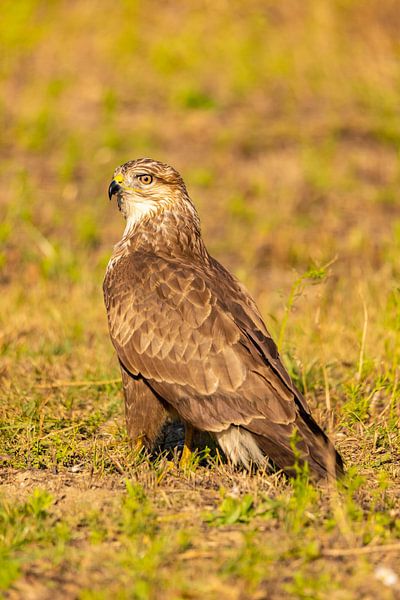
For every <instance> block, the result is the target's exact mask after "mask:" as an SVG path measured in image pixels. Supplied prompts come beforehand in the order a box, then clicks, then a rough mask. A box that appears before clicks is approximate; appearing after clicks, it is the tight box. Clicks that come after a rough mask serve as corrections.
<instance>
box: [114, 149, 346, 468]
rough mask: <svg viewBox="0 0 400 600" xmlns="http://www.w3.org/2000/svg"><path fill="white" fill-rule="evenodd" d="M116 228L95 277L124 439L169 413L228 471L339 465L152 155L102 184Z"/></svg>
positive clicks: (150, 436) (257, 319)
mask: <svg viewBox="0 0 400 600" xmlns="http://www.w3.org/2000/svg"><path fill="white" fill-rule="evenodd" d="M109 195H110V198H111V197H112V196H113V195H116V196H117V201H118V206H119V208H120V210H121V211H122V213H123V214H124V216H125V218H126V221H127V224H126V228H125V232H124V235H123V237H122V239H121V241H120V242H119V243H118V244H117V245H116V246H115V249H114V253H113V256H112V258H111V260H110V263H109V265H108V268H107V273H106V277H105V280H104V298H105V303H106V308H107V313H108V322H109V329H110V335H111V339H112V342H113V344H114V347H115V349H116V351H117V354H118V358H119V361H120V364H121V369H122V373H123V382H124V390H125V399H126V413H127V424H128V432H129V435H130V436H131V437H132V438H133V439H137V438H142V439H143V441H144V443H145V444H146V445H147V446H151V445H152V443H153V442H154V440H155V438H156V437H157V434H158V432H159V429H160V427H161V426H162V424H163V422H164V421H165V417H166V415H167V414H168V412H171V411H172V412H173V413H175V414H177V415H178V416H179V417H180V419H181V420H182V421H183V422H185V423H186V424H188V425H191V426H192V427H194V428H196V429H199V430H201V431H207V432H209V433H211V435H213V437H214V438H215V439H216V440H217V442H218V443H219V444H220V446H221V447H222V449H223V450H224V452H225V453H226V454H227V456H228V457H229V458H230V459H231V460H232V462H233V463H234V464H238V463H241V464H243V465H244V466H246V467H249V466H250V464H252V463H257V464H260V463H262V462H263V461H264V457H265V456H267V457H269V458H271V459H272V460H273V461H274V463H276V465H278V466H279V467H280V468H282V469H284V470H286V471H287V472H290V471H291V468H292V466H293V464H294V462H295V456H294V453H293V449H292V443H293V442H292V440H293V434H294V432H295V431H296V430H297V432H298V433H297V435H298V442H297V448H298V450H299V452H300V455H301V459H302V460H306V461H308V463H309V465H310V468H311V470H312V471H313V472H314V473H315V474H318V475H322V476H324V475H326V473H327V472H329V473H331V474H334V473H335V472H336V473H338V472H341V471H342V468H343V465H342V460H341V457H340V455H339V454H338V453H337V452H336V451H335V449H334V447H333V445H332V444H331V442H330V441H329V440H328V438H327V436H326V435H325V434H324V432H323V431H322V430H321V429H320V427H319V426H318V425H317V423H316V422H315V421H314V419H313V417H312V416H311V414H310V411H309V408H308V406H307V403H306V401H305V399H304V398H303V396H302V395H301V394H300V392H299V391H298V390H297V389H296V388H295V386H294V385H293V383H292V381H291V379H290V377H289V375H288V373H287V371H286V369H285V368H284V366H283V364H282V362H281V360H280V358H279V354H278V351H277V348H276V345H275V343H274V341H273V340H272V338H271V336H270V335H269V333H268V331H267V329H266V327H265V325H264V322H263V320H262V317H261V315H260V313H259V311H258V309H257V307H256V304H255V302H254V301H253V299H252V298H251V297H250V295H249V294H248V292H247V291H246V290H245V288H244V287H243V286H242V285H241V284H240V283H239V281H237V279H235V277H233V276H232V275H231V274H230V273H229V272H228V271H227V270H226V269H225V268H224V267H223V266H222V265H221V264H219V263H218V262H217V261H216V260H215V259H213V258H212V257H211V256H210V255H209V254H208V252H207V250H206V248H205V246H204V243H203V241H202V238H201V234H200V226H199V219H198V216H197V213H196V210H195V208H194V206H193V204H192V202H191V200H190V198H189V196H188V193H187V191H186V188H185V185H184V183H183V181H182V178H181V176H180V175H179V173H177V172H176V171H175V170H174V169H173V168H172V167H170V166H168V165H165V164H163V163H160V162H157V161H153V160H151V159H139V160H136V161H130V162H128V163H126V164H124V165H122V166H121V167H118V168H117V169H116V171H115V173H114V179H113V181H112V183H111V185H110V188H109Z"/></svg>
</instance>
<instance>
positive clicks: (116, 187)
mask: <svg viewBox="0 0 400 600" xmlns="http://www.w3.org/2000/svg"><path fill="white" fill-rule="evenodd" d="M121 191H122V188H121V186H120V184H119V183H117V182H116V181H115V179H113V180H112V182H111V183H110V187H109V188H108V197H109V199H110V200H111V198H112V197H113V196H114V195H115V194H118V193H119V192H121Z"/></svg>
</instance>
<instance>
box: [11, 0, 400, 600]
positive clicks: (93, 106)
mask: <svg viewBox="0 0 400 600" xmlns="http://www.w3.org/2000/svg"><path fill="white" fill-rule="evenodd" d="M399 30H400V12H399V11H398V7H397V3H396V2H395V1H394V0H393V1H391V0H385V1H383V2H378V0H367V1H366V2H360V1H356V0H345V1H343V0H335V1H334V2H326V1H325V0H308V1H307V2H305V3H298V2H296V1H295V0H288V1H287V2H285V3H282V6H280V5H279V6H278V5H277V3H276V2H272V1H267V2H261V1H260V0H251V1H250V2H247V3H246V4H244V3H240V2H231V3H227V2H225V1H221V2H218V3H211V2H208V1H206V0H204V1H203V2H200V3H197V4H196V3H181V4H176V3H175V4H172V3H168V2H167V3H163V4H160V3H155V2H147V3H146V4H141V3H133V2H132V3H131V2H121V3H112V2H110V1H108V0H100V1H98V2H94V1H90V0H83V1H81V2H79V3H77V2H68V3H67V2H63V1H61V0H58V1H55V2H52V3H46V2H42V1H39V0H21V1H19V2H17V3H15V2H10V1H8V0H6V1H5V2H3V3H2V18H1V21H0V37H1V39H2V40H3V44H4V50H3V51H2V52H1V54H0V77H1V82H2V90H3V94H2V100H1V102H0V116H1V119H2V136H1V139H0V153H1V154H0V161H1V162H0V179H1V189H2V197H1V200H0V217H1V220H0V287H1V295H0V355H1V363H0V386H1V388H0V396H1V403H0V420H1V423H0V431H1V436H0V460H1V465H2V468H1V472H0V475H1V478H2V484H3V486H2V502H1V505H0V589H2V590H3V593H4V594H5V596H6V597H9V598H33V599H39V598H40V599H44V598H80V599H82V600H89V599H90V600H92V599H103V598H104V599H105V598H109V597H112V596H115V597H116V598H121V599H124V598H134V599H147V598H151V599H153V598H154V599H157V600H159V599H160V600H163V599H164V598H165V599H177V598H193V599H194V598H202V599H203V598H207V599H208V598H209V599H212V598H224V599H225V598H226V599H231V598H232V599H238V600H239V599H240V600H241V599H244V598H246V599H247V598H251V599H254V600H256V599H261V598H277V599H278V598H279V599H280V598H286V597H287V598H310V599H318V598H327V597H329V598H333V599H338V600H342V599H343V600H344V599H348V598H377V597H378V598H384V599H385V598H394V597H396V595H398V594H399V593H400V583H399V582H398V581H396V580H395V577H394V578H393V574H394V575H397V576H399V577H400V561H399V555H400V552H399V549H398V543H399V538H400V503H399V485H398V480H399V475H400V462H399V441H400V440H399V428H398V425H399V378H398V363H399V357H400V349H399V341H400V340H399V335H400V317H399V314H400V312H399V311H400V295H399V289H398V280H399V279H398V278H399V264H400V262H399V257H400V210H399V200H398V189H399V183H400V164H399V153H398V149H399V143H400V118H399V104H400V96H399V80H400V69H399V63H398V56H399V44H398V31H399ZM144 155H148V156H152V157H154V158H157V159H161V160H164V161H166V162H169V163H171V164H173V165H174V166H175V167H177V168H178V169H179V171H180V172H181V173H182V175H183V176H184V178H185V180H186V182H187V185H188V188H189V191H190V193H191V195H192V197H193V199H194V201H195V203H196V205H197V206H198V209H199V212H200V216H201V218H202V223H203V232H204V236H205V239H206V241H207V244H208V246H209V249H210V250H211V251H212V253H213V254H214V255H215V256H216V257H217V258H219V259H220V260H221V261H222V262H223V263H224V264H226V265H227V266H229V267H230V268H231V269H232V270H233V271H234V272H235V273H236V274H237V275H238V276H239V277H240V278H241V279H242V281H243V282H244V283H245V284H246V285H247V287H248V288H249V289H250V290H251V292H252V293H253V295H254V296H255V297H256V299H257V302H258V304H259V306H260V308H261V310H262V312H263V314H264V316H265V319H266V321H267V323H268V325H269V328H270V329H271V331H272V332H273V334H274V337H275V338H276V339H277V340H278V339H279V340H280V345H281V349H282V353H283V356H284V358H285V361H286V364H287V365H288V367H289V369H290V371H291V374H292V375H293V377H294V379H295V381H296V383H297V384H298V385H299V386H300V387H301V388H302V389H303V390H304V391H305V393H306V395H307V398H308V399H309V401H310V404H311V405H312V407H313V411H314V412H315V415H316V416H317V418H318V420H319V421H320V422H321V424H323V425H324V426H325V428H326V429H327V430H329V431H330V432H331V435H332V436H333V437H334V439H335V440H336V443H337V445H338V447H339V448H340V450H341V452H342V453H343V455H344V457H345V460H346V464H347V465H348V467H349V475H348V477H347V480H346V484H347V488H345V489H339V490H335V489H331V490H329V489H323V488H321V489H319V488H314V487H312V486H310V485H309V484H308V482H307V477H306V474H299V477H298V478H297V480H295V481H294V482H292V483H288V482H287V481H285V480H284V479H282V478H281V477H279V476H278V475H276V476H266V475H262V474H258V475H254V476H248V475H246V474H244V473H239V472H232V471H231V470H230V469H229V467H228V466H226V465H224V464H222V463H220V462H219V461H218V460H217V458H215V457H214V458H209V459H208V462H207V461H206V462H203V463H202V464H201V465H200V466H199V465H198V466H197V467H196V468H193V470H191V471H189V472H187V473H182V472H179V470H178V469H177V468H176V467H172V466H171V464H170V463H168V461H167V460H166V458H164V457H160V458H158V459H156V460H155V461H154V460H153V461H152V460H150V459H149V458H148V457H140V456H136V455H134V454H133V453H132V451H131V450H130V448H129V444H128V441H127V439H126V433H125V428H124V420H123V407H122V398H121V390H120V385H119V384H118V383H117V381H118V368H117V364H116V360H115V357H114V355H113V352H112V348H111V344H110V342H109V339H108V334H107V327H106V319H105V311H104V308H103V301H102V297H101V282H102V277H103V273H104V269H105V265H106V263H107V260H108V257H109V255H110V252H111V247H112V245H113V244H114V243H115V241H116V240H117V239H118V238H119V236H120V233H121V231H122V227H123V224H122V223H121V220H120V216H119V214H117V211H116V210H115V206H110V205H109V203H108V201H107V199H106V189H107V186H108V183H109V180H110V177H111V174H112V172H113V169H114V167H115V166H116V165H118V164H120V163H122V162H124V161H125V160H128V159H132V158H135V157H138V156H144ZM86 382H90V384H89V383H88V384H86ZM60 383H61V385H59V384H60ZM82 383H85V385H81V384H82ZM56 384H57V385H56ZM195 462H196V461H195ZM195 466H196V465H194V467H195ZM378 546H381V549H380V550H379V551H377V550H376V548H377V547H378ZM382 567H386V568H388V569H390V570H391V571H389V575H390V574H391V575H392V580H391V579H390V577H389V575H388V572H386V576H385V571H383V570H382Z"/></svg>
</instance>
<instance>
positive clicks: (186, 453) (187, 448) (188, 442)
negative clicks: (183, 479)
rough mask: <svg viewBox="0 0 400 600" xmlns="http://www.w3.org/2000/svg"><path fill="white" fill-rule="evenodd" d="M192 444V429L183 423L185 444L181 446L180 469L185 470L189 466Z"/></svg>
mask: <svg viewBox="0 0 400 600" xmlns="http://www.w3.org/2000/svg"><path fill="white" fill-rule="evenodd" d="M192 442H193V427H192V426H191V425H189V423H185V443H184V446H183V452H182V456H181V460H180V461H179V466H180V468H181V469H185V468H186V467H188V466H189V464H190V461H191V458H192Z"/></svg>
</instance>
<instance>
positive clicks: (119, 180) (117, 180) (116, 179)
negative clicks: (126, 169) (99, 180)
mask: <svg viewBox="0 0 400 600" xmlns="http://www.w3.org/2000/svg"><path fill="white" fill-rule="evenodd" d="M113 179H114V181H116V182H117V183H122V182H123V181H124V176H123V175H122V173H118V175H115V177H114V178H113Z"/></svg>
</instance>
